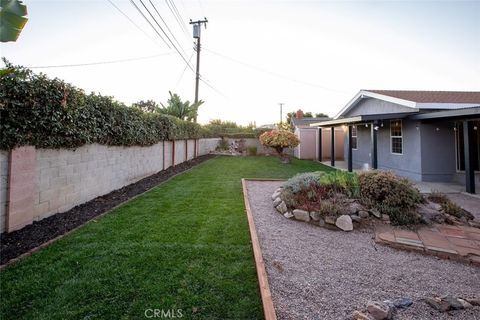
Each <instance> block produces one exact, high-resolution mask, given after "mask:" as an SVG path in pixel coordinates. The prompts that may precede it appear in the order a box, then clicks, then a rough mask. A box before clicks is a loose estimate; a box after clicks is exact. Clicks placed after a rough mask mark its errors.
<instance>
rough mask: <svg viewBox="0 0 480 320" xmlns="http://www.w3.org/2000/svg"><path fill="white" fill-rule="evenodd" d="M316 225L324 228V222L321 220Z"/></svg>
mask: <svg viewBox="0 0 480 320" xmlns="http://www.w3.org/2000/svg"><path fill="white" fill-rule="evenodd" d="M318 225H319V226H320V227H324V226H325V220H323V219H322V218H320V220H318Z"/></svg>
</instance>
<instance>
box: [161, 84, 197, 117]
mask: <svg viewBox="0 0 480 320" xmlns="http://www.w3.org/2000/svg"><path fill="white" fill-rule="evenodd" d="M168 93H169V94H170V99H168V100H167V105H164V104H163V103H160V104H161V105H162V108H160V109H159V112H160V113H163V114H168V115H171V116H174V117H176V118H179V119H182V120H187V121H196V120H197V115H198V107H200V106H201V105H202V104H203V102H204V101H202V100H200V101H198V102H197V103H193V104H190V101H188V100H187V101H185V102H182V99H181V98H180V96H179V95H178V94H176V93H172V92H171V91H169V92H168Z"/></svg>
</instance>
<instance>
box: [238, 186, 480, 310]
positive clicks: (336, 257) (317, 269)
mask: <svg viewBox="0 0 480 320" xmlns="http://www.w3.org/2000/svg"><path fill="white" fill-rule="evenodd" d="M280 184H281V182H265V181H250V182H247V187H248V198H249V201H250V206H251V209H252V214H253V217H254V220H255V226H256V229H257V233H258V237H259V240H260V245H261V248H262V254H263V258H264V260H265V263H266V268H267V273H268V280H269V283H270V289H271V291H272V295H273V303H274V306H275V310H276V312H277V317H278V319H347V318H349V316H350V315H351V314H352V312H353V311H354V310H361V309H363V308H364V307H365V304H366V303H367V301H368V300H385V299H394V298H396V297H410V298H412V299H413V300H414V301H415V302H414V304H413V306H411V307H410V308H408V309H407V310H403V311H399V312H398V313H397V314H396V316H395V318H394V319H480V307H475V308H472V309H469V310H462V311H454V312H452V313H451V314H450V315H449V314H441V313H439V312H437V311H435V310H433V309H432V308H430V307H429V306H428V305H426V304H425V303H424V302H421V301H419V299H420V298H422V297H426V296H433V295H443V294H452V295H455V296H474V295H478V294H479V293H480V268H478V267H473V266H468V265H465V264H461V263H458V262H452V261H447V260H439V259H437V258H435V257H432V256H425V255H422V254H418V253H413V252H406V251H401V250H397V249H393V248H389V247H385V246H381V245H375V243H374V241H373V239H372V234H371V233H367V232H359V231H353V232H350V233H347V232H339V231H331V230H327V229H324V228H320V227H316V226H313V225H309V224H306V223H302V222H298V221H293V220H287V219H285V218H284V217H283V216H282V215H280V214H279V213H277V212H276V211H275V209H274V208H273V206H272V201H271V198H270V197H271V195H272V193H273V191H274V190H275V189H276V188H277V187H278V186H279V185H280Z"/></svg>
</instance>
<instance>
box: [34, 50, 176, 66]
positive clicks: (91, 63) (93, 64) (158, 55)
mask: <svg viewBox="0 0 480 320" xmlns="http://www.w3.org/2000/svg"><path fill="white" fill-rule="evenodd" d="M169 54H172V52H166V53H160V54H156V55H152V56H145V57H137V58H128V59H120V60H108V61H99V62H87V63H76V64H61V65H51V66H33V67H27V68H29V69H47V68H67V67H86V66H95V65H101V64H112V63H122V62H131V61H138V60H146V59H153V58H158V57H161V56H166V55H169Z"/></svg>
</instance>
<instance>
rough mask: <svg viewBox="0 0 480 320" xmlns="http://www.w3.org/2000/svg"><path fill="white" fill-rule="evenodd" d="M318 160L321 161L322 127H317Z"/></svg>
mask: <svg viewBox="0 0 480 320" xmlns="http://www.w3.org/2000/svg"><path fill="white" fill-rule="evenodd" d="M318 161H320V162H322V128H318Z"/></svg>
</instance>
